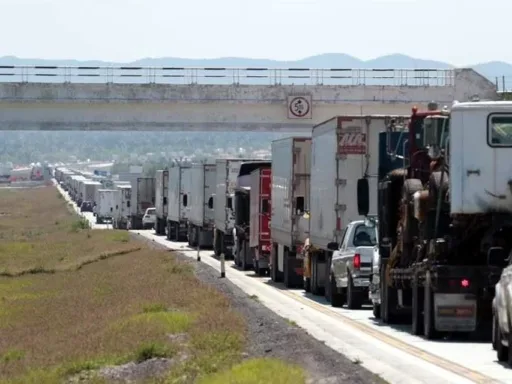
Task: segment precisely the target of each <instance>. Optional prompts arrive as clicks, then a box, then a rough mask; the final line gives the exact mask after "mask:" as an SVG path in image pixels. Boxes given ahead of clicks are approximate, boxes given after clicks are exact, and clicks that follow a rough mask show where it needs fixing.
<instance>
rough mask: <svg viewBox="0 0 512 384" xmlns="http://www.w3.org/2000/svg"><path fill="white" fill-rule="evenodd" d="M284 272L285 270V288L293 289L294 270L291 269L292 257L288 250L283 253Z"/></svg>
mask: <svg viewBox="0 0 512 384" xmlns="http://www.w3.org/2000/svg"><path fill="white" fill-rule="evenodd" d="M283 270H284V279H283V280H284V286H285V287H286V288H293V278H292V276H291V274H292V272H293V271H292V270H291V268H290V255H289V254H288V250H287V249H285V250H284V252H283Z"/></svg>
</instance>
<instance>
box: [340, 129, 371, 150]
mask: <svg viewBox="0 0 512 384" xmlns="http://www.w3.org/2000/svg"><path fill="white" fill-rule="evenodd" d="M338 152H339V153H340V154H345V155H364V154H365V153H366V133H362V132H347V133H342V134H341V135H340V142H339V144H338Z"/></svg>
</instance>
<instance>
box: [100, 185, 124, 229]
mask: <svg viewBox="0 0 512 384" xmlns="http://www.w3.org/2000/svg"><path fill="white" fill-rule="evenodd" d="M119 196H120V192H119V190H115V189H98V191H97V192H96V198H95V201H96V206H95V207H94V213H95V215H96V224H103V223H104V222H105V221H109V222H112V221H113V219H114V217H115V216H116V214H117V210H118V209H119V205H118V198H119Z"/></svg>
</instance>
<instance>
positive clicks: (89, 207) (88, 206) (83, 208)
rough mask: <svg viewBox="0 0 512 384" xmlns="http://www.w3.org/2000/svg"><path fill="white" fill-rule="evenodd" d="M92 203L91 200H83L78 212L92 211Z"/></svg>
mask: <svg viewBox="0 0 512 384" xmlns="http://www.w3.org/2000/svg"><path fill="white" fill-rule="evenodd" d="M92 208H93V204H92V202H91V201H84V202H83V203H82V205H80V212H92Z"/></svg>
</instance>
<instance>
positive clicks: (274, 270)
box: [270, 244, 282, 283]
mask: <svg viewBox="0 0 512 384" xmlns="http://www.w3.org/2000/svg"><path fill="white" fill-rule="evenodd" d="M270 257H271V264H272V266H271V268H270V279H271V280H272V281H273V282H275V283H279V282H281V281H282V278H281V274H280V273H279V268H278V266H277V250H276V246H275V245H274V244H272V250H271V253H270Z"/></svg>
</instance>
